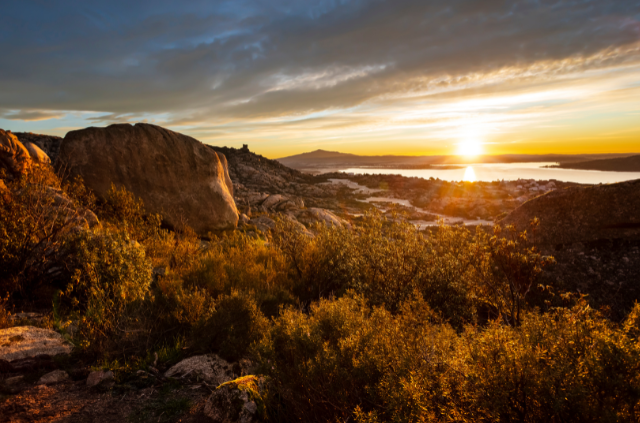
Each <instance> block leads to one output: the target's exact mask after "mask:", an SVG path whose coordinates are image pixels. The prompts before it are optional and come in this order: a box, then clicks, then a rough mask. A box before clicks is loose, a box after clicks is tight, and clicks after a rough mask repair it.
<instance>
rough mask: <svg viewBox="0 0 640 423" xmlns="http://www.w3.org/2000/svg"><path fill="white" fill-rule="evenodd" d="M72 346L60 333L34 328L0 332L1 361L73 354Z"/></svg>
mask: <svg viewBox="0 0 640 423" xmlns="http://www.w3.org/2000/svg"><path fill="white" fill-rule="evenodd" d="M71 349H72V347H71V345H70V344H69V343H68V342H67V341H65V339H64V338H63V337H62V335H60V334H59V333H58V332H54V331H52V330H49V329H41V328H36V327H33V326H18V327H13V328H8V329H2V330H0V360H6V361H14V360H21V359H25V358H32V357H36V356H40V355H43V354H44V355H48V356H55V355H58V354H68V353H70V352H71Z"/></svg>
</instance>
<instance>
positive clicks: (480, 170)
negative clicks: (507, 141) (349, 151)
mask: <svg viewBox="0 0 640 423" xmlns="http://www.w3.org/2000/svg"><path fill="white" fill-rule="evenodd" d="M556 164H557V163H482V164H471V165H467V164H460V165H457V166H460V168H458V169H437V168H436V167H434V168H432V169H373V168H350V169H346V170H343V172H345V173H354V174H365V173H369V174H387V175H402V176H408V177H412V176H415V177H418V178H424V179H429V178H439V179H442V180H445V181H462V180H463V179H464V177H465V172H468V170H467V168H468V167H471V168H472V169H473V172H474V173H475V179H476V180H477V181H487V182H490V181H495V180H501V179H504V180H506V181H510V180H517V179H537V180H548V179H557V180H559V181H564V182H577V183H581V184H600V183H602V184H610V183H614V182H622V181H629V180H632V179H640V172H601V171H597V170H575V169H548V168H544V167H543V166H552V165H556ZM447 166H451V165H447Z"/></svg>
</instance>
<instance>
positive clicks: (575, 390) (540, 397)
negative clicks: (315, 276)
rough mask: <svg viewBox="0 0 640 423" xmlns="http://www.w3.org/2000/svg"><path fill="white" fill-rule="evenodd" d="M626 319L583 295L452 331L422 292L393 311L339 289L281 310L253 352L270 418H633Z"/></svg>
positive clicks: (639, 356)
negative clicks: (615, 319)
mask: <svg viewBox="0 0 640 423" xmlns="http://www.w3.org/2000/svg"><path fill="white" fill-rule="evenodd" d="M638 313H640V308H639V307H638V306H636V309H635V310H634V316H635V315H637V314H638ZM630 319H631V320H632V322H628V323H627V324H625V325H623V326H616V325H614V324H612V323H611V322H609V321H608V320H607V319H605V318H604V317H603V316H601V315H599V314H598V313H597V312H595V311H593V310H592V309H590V308H589V307H588V305H587V304H586V303H585V302H584V301H582V302H579V303H578V304H577V305H575V306H574V307H572V308H570V309H557V310H554V311H553V312H550V313H545V314H538V313H524V315H523V317H522V322H521V325H520V326H518V327H512V326H509V325H504V324H501V323H500V322H499V321H495V322H493V323H491V324H490V325H489V326H487V327H484V328H483V327H474V326H469V327H467V328H466V329H465V331H464V332H462V333H460V334H458V333H456V331H454V330H453V329H452V328H451V327H450V326H449V325H447V324H446V323H443V322H441V321H440V320H439V319H438V317H437V316H436V315H435V314H434V313H433V312H432V311H431V310H430V309H429V308H428V307H427V306H426V304H425V303H424V302H423V301H422V300H421V299H420V298H419V297H417V298H416V299H413V300H410V301H408V302H406V303H405V304H404V305H403V306H402V307H401V309H400V311H399V312H398V313H397V314H391V313H389V312H388V311H386V310H384V309H383V308H370V307H369V306H367V305H366V303H365V301H364V299H362V297H352V296H346V297H343V298H340V299H337V300H333V301H332V300H321V301H320V302H319V303H317V304H314V305H313V306H312V307H311V309H310V313H309V314H305V313H302V312H301V311H299V310H294V309H287V310H285V311H284V312H283V313H282V314H281V316H280V317H278V318H277V319H275V321H274V323H273V325H272V326H271V328H270V329H269V331H268V334H267V336H266V337H265V338H264V339H263V340H262V341H261V342H260V343H259V345H257V346H256V355H257V356H258V357H260V360H261V363H262V365H263V371H265V372H266V373H267V374H268V375H269V376H270V380H271V385H270V386H271V391H270V394H269V398H268V400H267V401H268V409H269V410H270V412H271V415H272V418H273V419H274V420H277V421H300V420H304V421H318V422H321V421H346V420H350V419H355V420H358V421H362V422H385V421H393V422H424V421H450V422H460V421H474V422H475V421H477V422H501V421H522V422H543V421H544V422H547V421H548V422H598V421H637V418H638V412H640V377H638V370H640V346H639V345H638V342H637V340H636V339H635V338H634V337H633V336H631V335H630V333H631V332H632V329H631V328H632V327H635V320H636V319H635V317H631V318H630Z"/></svg>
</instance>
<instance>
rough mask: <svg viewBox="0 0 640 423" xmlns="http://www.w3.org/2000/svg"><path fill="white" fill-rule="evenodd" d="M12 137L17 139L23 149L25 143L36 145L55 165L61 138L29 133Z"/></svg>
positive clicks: (16, 134)
mask: <svg viewBox="0 0 640 423" xmlns="http://www.w3.org/2000/svg"><path fill="white" fill-rule="evenodd" d="M14 135H15V136H16V137H18V139H19V140H20V142H21V143H22V144H24V145H25V147H26V145H27V143H31V144H33V145H36V146H37V147H38V148H39V149H41V150H42V151H43V152H44V153H45V154H46V155H47V156H48V157H49V158H50V159H51V162H52V163H55V161H56V159H57V158H58V153H59V152H60V145H61V144H62V138H60V137H56V136H54V135H41V134H33V133H31V132H16V133H15V134H14Z"/></svg>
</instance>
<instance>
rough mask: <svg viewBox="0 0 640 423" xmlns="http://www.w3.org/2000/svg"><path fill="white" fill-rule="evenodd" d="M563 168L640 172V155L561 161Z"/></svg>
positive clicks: (560, 166)
mask: <svg viewBox="0 0 640 423" xmlns="http://www.w3.org/2000/svg"><path fill="white" fill-rule="evenodd" d="M556 167H559V168H563V169H582V170H603V171H609V172H640V155H636V156H630V157H620V158H616V159H601V160H589V161H586V162H578V163H561V164H560V165H559V166H556Z"/></svg>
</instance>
